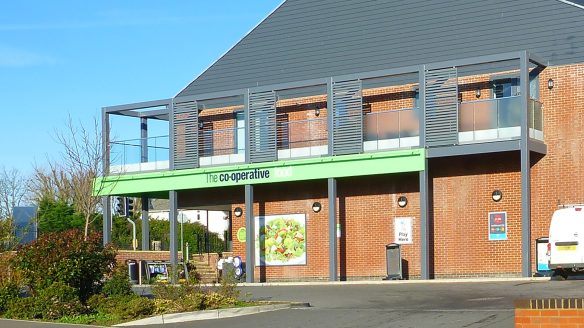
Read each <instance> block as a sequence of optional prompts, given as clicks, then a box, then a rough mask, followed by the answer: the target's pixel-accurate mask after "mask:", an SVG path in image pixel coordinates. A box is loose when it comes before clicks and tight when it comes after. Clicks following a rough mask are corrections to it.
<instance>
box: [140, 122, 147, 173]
mask: <svg viewBox="0 0 584 328" xmlns="http://www.w3.org/2000/svg"><path fill="white" fill-rule="evenodd" d="M140 155H141V156H140V162H141V163H147V162H148V119H147V118H145V117H141V118H140Z"/></svg>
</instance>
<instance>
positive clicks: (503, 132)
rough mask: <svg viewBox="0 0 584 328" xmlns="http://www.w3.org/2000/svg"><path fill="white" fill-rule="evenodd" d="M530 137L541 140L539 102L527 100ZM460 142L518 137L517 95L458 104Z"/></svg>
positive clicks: (519, 122) (518, 105) (541, 116)
mask: <svg viewBox="0 0 584 328" xmlns="http://www.w3.org/2000/svg"><path fill="white" fill-rule="evenodd" d="M528 106H529V108H528V114H529V127H530V136H531V137H532V138H537V139H542V140H543V113H542V110H541V103H540V102H538V101H535V100H532V99H530V100H529V102H528ZM458 118H459V122H458V131H459V134H458V140H459V142H460V143H467V142H477V141H486V140H497V139H509V138H518V137H520V136H521V97H520V96H514V97H505V98H498V99H487V100H476V101H469V102H463V103H461V104H460V108H459V112H458Z"/></svg>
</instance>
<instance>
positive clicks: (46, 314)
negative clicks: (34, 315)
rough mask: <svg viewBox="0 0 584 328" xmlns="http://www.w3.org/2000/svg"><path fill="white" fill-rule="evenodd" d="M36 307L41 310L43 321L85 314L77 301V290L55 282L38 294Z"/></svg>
mask: <svg viewBox="0 0 584 328" xmlns="http://www.w3.org/2000/svg"><path fill="white" fill-rule="evenodd" d="M36 299H37V302H38V303H37V305H38V307H39V308H40V309H41V310H42V312H43V313H42V317H43V319H49V320H55V319H59V318H61V317H63V316H72V315H78V314H82V313H84V312H85V307H84V306H83V305H82V304H81V301H80V300H79V295H78V291H77V289H75V288H73V287H70V286H67V285H65V284H64V283H62V282H55V283H53V284H52V285H51V286H49V287H48V288H45V289H43V290H41V291H40V292H39V295H38V296H37V297H36Z"/></svg>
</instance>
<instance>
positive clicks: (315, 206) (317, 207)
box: [312, 202, 322, 213]
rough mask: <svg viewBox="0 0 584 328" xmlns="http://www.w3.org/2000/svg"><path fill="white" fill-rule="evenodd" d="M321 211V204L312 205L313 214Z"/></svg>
mask: <svg viewBox="0 0 584 328" xmlns="http://www.w3.org/2000/svg"><path fill="white" fill-rule="evenodd" d="M321 209H322V204H320V202H314V203H312V211H314V213H318V212H320V210H321Z"/></svg>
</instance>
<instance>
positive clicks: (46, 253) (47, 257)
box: [11, 230, 116, 301]
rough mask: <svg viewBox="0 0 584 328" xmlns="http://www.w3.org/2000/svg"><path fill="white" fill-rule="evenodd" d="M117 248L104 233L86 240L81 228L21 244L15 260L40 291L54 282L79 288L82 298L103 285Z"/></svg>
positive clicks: (18, 268)
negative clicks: (106, 240) (107, 242)
mask: <svg viewBox="0 0 584 328" xmlns="http://www.w3.org/2000/svg"><path fill="white" fill-rule="evenodd" d="M115 257H116V251H115V250H114V249H113V248H111V247H109V246H108V247H104V246H103V245H102V241H101V235H100V234H97V233H95V234H90V235H89V236H88V237H87V238H85V239H84V236H83V233H82V232H80V231H78V230H69V231H66V232H61V233H49V234H44V235H41V236H40V237H39V238H38V239H37V240H36V241H34V242H32V243H31V244H28V245H25V246H22V247H20V248H19V249H18V250H17V254H16V256H15V257H14V258H13V259H12V260H11V263H12V266H13V268H14V269H15V270H18V271H20V272H21V273H22V276H23V278H24V280H25V283H26V285H27V286H29V287H30V288H31V290H32V292H33V294H36V293H37V292H38V291H40V290H43V289H45V288H47V287H49V286H50V285H52V284H53V283H54V282H62V283H64V284H67V285H69V286H71V287H73V288H75V289H77V290H78V294H79V298H80V299H81V301H85V300H87V298H89V296H91V295H92V294H93V293H95V292H96V290H97V289H99V288H101V284H102V279H103V276H104V274H106V273H109V272H110V271H111V269H112V267H113V264H114V263H115Z"/></svg>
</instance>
